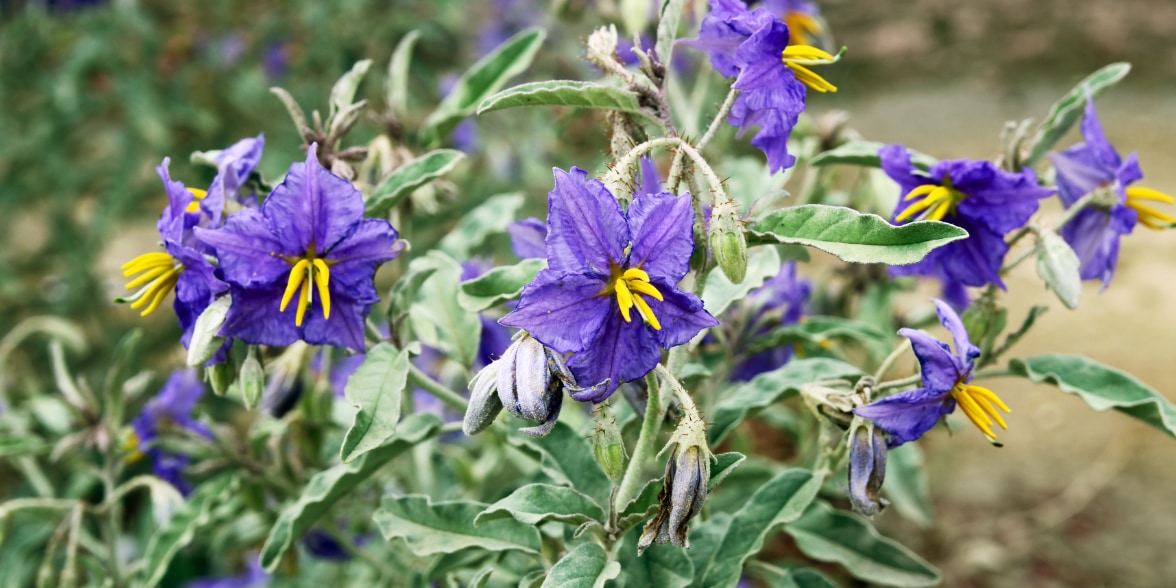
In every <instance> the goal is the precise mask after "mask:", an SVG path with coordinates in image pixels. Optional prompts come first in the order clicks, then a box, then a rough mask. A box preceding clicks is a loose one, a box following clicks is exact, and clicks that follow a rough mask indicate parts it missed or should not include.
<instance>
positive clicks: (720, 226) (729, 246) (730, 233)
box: [709, 199, 747, 284]
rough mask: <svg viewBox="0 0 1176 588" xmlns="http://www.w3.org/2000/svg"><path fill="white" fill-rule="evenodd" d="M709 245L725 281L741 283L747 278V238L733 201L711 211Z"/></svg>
mask: <svg viewBox="0 0 1176 588" xmlns="http://www.w3.org/2000/svg"><path fill="white" fill-rule="evenodd" d="M709 244H710V252H711V255H713V256H714V258H715V262H716V263H717V264H718V265H719V269H722V270H723V274H724V275H726V276H727V279H728V280H731V282H732V283H734V284H739V283H742V282H743V278H744V277H746V276H747V237H746V236H745V235H744V234H743V221H741V220H740V219H739V205H738V204H736V203H735V201H734V200H730V199H728V200H726V201H725V202H720V203H719V204H717V205H716V206H715V208H714V210H712V211H711V221H710V235H709Z"/></svg>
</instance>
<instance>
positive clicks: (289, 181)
mask: <svg viewBox="0 0 1176 588" xmlns="http://www.w3.org/2000/svg"><path fill="white" fill-rule="evenodd" d="M363 213H364V205H363V196H362V195H361V194H360V193H359V190H356V189H355V186H353V185H352V184H351V182H348V181H347V180H345V179H343V178H340V177H339V176H336V175H334V174H332V173H331V172H329V171H327V169H326V168H324V167H323V166H322V165H321V164H319V162H318V156H317V145H311V147H310V149H309V150H308V152H307V157H306V162H305V163H295V164H294V165H292V166H291V167H290V171H289V173H288V174H287V175H286V179H285V180H284V181H283V182H282V183H281V184H280V185H279V186H278V187H277V188H274V191H273V192H272V193H270V195H269V196H268V197H267V198H266V199H265V202H264V203H263V204H262V206H261V209H260V210H255V209H246V210H242V211H241V212H238V213H237V214H234V215H232V216H231V217H229V219H228V220H227V221H226V222H225V226H224V228H222V229H220V230H216V231H209V230H201V229H197V236H198V237H199V239H200V240H201V241H202V242H204V243H206V244H207V245H210V246H211V247H213V248H214V249H215V250H216V253H217V257H218V258H219V259H220V267H221V270H222V271H223V272H224V278H225V281H227V282H228V283H229V284H230V286H231V294H232V296H233V304H232V306H231V307H230V308H229V314H228V316H227V317H226V318H225V323H224V326H222V327H221V335H222V336H225V337H237V338H239V339H241V340H242V341H245V342H246V343H250V344H254V345H276V346H282V345H289V344H291V343H293V342H294V341H297V340H299V339H302V340H304V341H306V342H307V343H311V344H316V345H324V344H325V345H337V346H340V347H349V348H351V349H355V350H361V349H363V336H364V319H365V318H366V317H367V314H368V312H369V311H370V310H371V307H372V304H374V303H375V302H377V301H378V300H379V296H378V294H377V293H376V289H375V286H374V285H373V284H372V280H373V278H374V276H375V273H376V268H377V267H379V266H380V265H381V264H383V263H384V262H386V261H388V260H391V259H392V258H394V257H396V255H397V253H399V251H400V249H401V247H402V246H403V245H402V243H400V242H399V241H398V240H397V233H396V229H394V228H392V225H390V224H389V223H388V221H386V220H384V219H364V218H363ZM316 294H317V301H316ZM295 299H297V310H296V311H295V312H294V313H293V316H291V315H289V314H286V313H285V311H286V310H287V309H288V307H289V305H290V303H291V302H293V301H295ZM311 306H316V307H317V311H312V312H309V313H308V312H307V310H308V309H309V308H311ZM332 311H333V312H332Z"/></svg>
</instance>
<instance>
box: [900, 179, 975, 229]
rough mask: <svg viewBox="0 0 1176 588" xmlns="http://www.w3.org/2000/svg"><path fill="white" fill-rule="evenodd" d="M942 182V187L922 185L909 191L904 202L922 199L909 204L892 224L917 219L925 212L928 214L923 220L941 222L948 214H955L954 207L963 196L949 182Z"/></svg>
mask: <svg viewBox="0 0 1176 588" xmlns="http://www.w3.org/2000/svg"><path fill="white" fill-rule="evenodd" d="M944 182H945V183H946V185H944V186H936V185H934V184H924V185H922V186H919V187H917V188H915V189H914V190H911V191H910V193H909V194H907V195H906V196H905V197H903V201H904V202H909V201H911V200H914V199H916V198H919V197H923V199H922V200H919V201H917V202H915V203H914V204H911V205H910V206H908V207H907V208H906V210H903V211H902V214H899V215H898V216H896V217H894V222H896V223H901V222H905V221H907V220H910V219H912V218H916V217H918V216H919V215H920V214H922V213H923V211H927V210H929V211H930V212H928V213H927V215H926V217H924V219H923V220H936V221H937V220H943V219H944V217H946V216H947V215H948V214H955V207H956V205H958V204H959V203H960V201H962V200H963V199H964V194H963V193H961V192H959V191H957V190H955V189H953V188H952V187H951V180H949V179H947V178H944Z"/></svg>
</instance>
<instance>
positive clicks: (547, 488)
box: [474, 484, 604, 527]
mask: <svg viewBox="0 0 1176 588" xmlns="http://www.w3.org/2000/svg"><path fill="white" fill-rule="evenodd" d="M505 517H513V518H514V519H515V520H516V521H518V522H520V523H523V524H526V525H539V524H540V523H542V522H544V521H549V520H551V521H558V522H561V523H567V524H569V525H581V524H584V523H586V522H588V521H596V522H598V523H601V524H604V510H603V509H602V508H600V505H598V504H596V501H594V500H592V499H591V498H589V497H588V496H586V495H584V494H583V493H582V492H580V491H579V490H575V489H573V488H568V487H567V486H553V485H551V484H527V485H526V486H523V487H522V488H519V489H518V490H515V491H514V492H512V493H511V494H510V496H507V497H506V498H503V499H502V500H499V501H498V502H495V503H494V504H492V505H490V506H489V507H487V508H486V510H484V511H482V512H481V513H479V514H478V516H477V517H476V518H474V526H475V527H476V526H478V525H481V524H482V523H484V522H486V521H491V520H495V519H500V518H505Z"/></svg>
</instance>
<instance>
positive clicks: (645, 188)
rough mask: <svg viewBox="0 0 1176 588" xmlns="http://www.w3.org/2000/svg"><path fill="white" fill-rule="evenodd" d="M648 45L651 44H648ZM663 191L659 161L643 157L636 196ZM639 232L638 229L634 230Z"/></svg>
mask: <svg viewBox="0 0 1176 588" xmlns="http://www.w3.org/2000/svg"><path fill="white" fill-rule="evenodd" d="M646 46H647V47H648V46H649V45H646ZM661 191H662V179H661V172H659V171H658V169H657V163H656V162H654V161H653V160H652V159H650V158H648V157H642V158H641V174H640V182H639V184H638V187H637V192H635V193H634V194H633V197H634V198H638V197H640V196H644V195H647V194H657V193H658V192H661ZM632 215H633V211H632V210H630V211H629V216H630V217H632ZM633 232H634V233H635V232H637V231H636V229H634V231H633Z"/></svg>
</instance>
